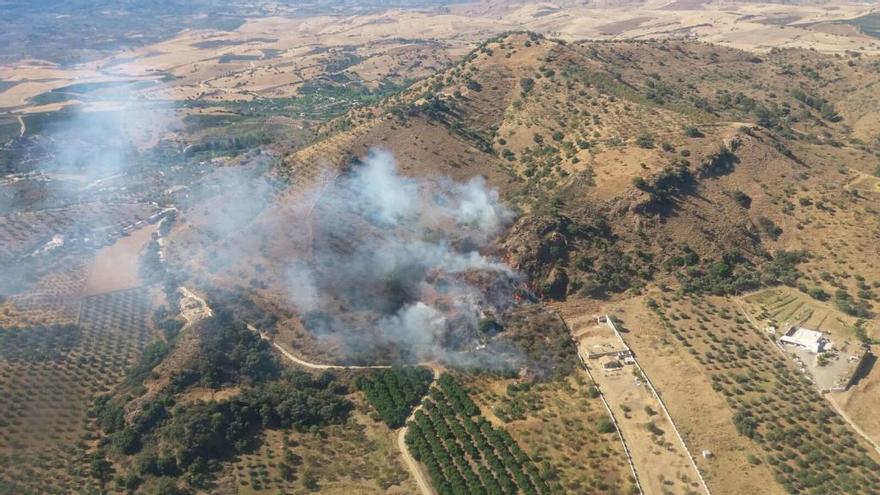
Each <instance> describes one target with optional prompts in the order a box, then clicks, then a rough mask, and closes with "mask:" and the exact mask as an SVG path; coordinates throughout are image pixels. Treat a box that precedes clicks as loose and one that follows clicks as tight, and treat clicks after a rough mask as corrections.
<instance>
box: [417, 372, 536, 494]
mask: <svg viewBox="0 0 880 495" xmlns="http://www.w3.org/2000/svg"><path fill="white" fill-rule="evenodd" d="M406 444H407V446H408V447H409V450H410V452H411V453H412V455H413V457H415V458H416V459H417V460H418V461H420V462H422V463H423V464H424V465H425V466H426V467H427V470H428V473H429V475H430V477H431V481H432V484H433V485H434V488H435V489H436V490H437V492H438V493H439V494H440V495H499V494H515V493H524V494H542V493H550V492H551V491H550V488H549V487H548V485H547V484H546V483H545V482H544V480H543V479H542V478H541V476H540V473H539V472H538V470H537V468H536V467H535V465H534V463H533V462H532V460H531V459H530V458H529V456H528V455H526V453H525V452H523V451H522V449H520V447H519V445H517V443H516V441H515V440H514V439H513V438H512V437H511V436H510V435H509V434H508V433H507V432H506V431H504V430H502V429H498V428H494V427H493V426H492V425H491V424H489V422H488V421H486V419H485V418H484V417H482V416H481V415H480V411H479V408H477V406H476V404H474V402H473V401H472V400H471V399H470V397H469V396H468V393H467V391H466V390H465V389H464V388H463V387H462V386H461V385H460V384H459V383H458V382H457V381H456V380H455V379H454V378H452V377H451V376H450V375H443V376H441V377H440V379H439V380H438V383H437V386H436V387H433V388H432V389H431V391H430V395H429V398H428V399H426V401H425V405H424V409H423V410H419V411H417V412H416V414H415V419H414V420H413V421H412V422H410V424H409V430H408V431H407V433H406Z"/></svg>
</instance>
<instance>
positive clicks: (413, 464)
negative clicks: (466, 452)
mask: <svg viewBox="0 0 880 495" xmlns="http://www.w3.org/2000/svg"><path fill="white" fill-rule="evenodd" d="M247 327H248V329H249V330H250V331H252V332H254V333H257V334H258V335H259V336H260V338H261V339H263V340H265V341H267V342H271V343H272V346H273V347H275V348H276V349H278V352H280V353H281V355H282V356H284V357H285V358H287V359H288V360H290V361H291V362H293V363H294V364H297V365H299V366H304V367H306V368H310V369H314V370H366V369H389V368H391V366H387V365H374V366H344V365H338V364H319V363H313V362H310V361H306V360H304V359H301V358H298V357H296V356H294V355H293V354H291V353H290V352H289V351H288V350H287V349H285V348H283V347H281V345H280V344H278V343H277V342H275V341H273V339H272V337H271V336H270V335H268V334H266V333H263V332H261V331H259V329H257V327H255V326H253V325H251V324H250V323H248V324H247ZM431 370H432V371H433V372H434V379H433V380H432V382H431V384H432V385H433V384H434V382H435V381H437V378H439V377H440V369H439V368H437V367H436V366H431ZM422 404H424V402H422V403H420V404H419V405H418V407H416V408H415V409H413V412H412V414H410V416H409V418H407V420H406V422H407V423H409V422H410V421H412V419H413V418H415V415H416V411H418V410H420V409H421V408H422ZM406 432H407V427H406V424H404V426H403V427H402V428H401V429H400V430H399V431H398V433H397V448H399V449H400V453H401V455H402V456H403V462H404V463H405V464H406V468H407V469H409V472H410V473H411V474H412V477H413V479H415V480H416V484H417V485H418V486H419V491H421V492H422V495H437V492H436V491H434V488H433V487H432V486H431V482H430V481H429V480H428V476H427V475H426V474H425V472H424V471H423V470H422V468H421V467H420V466H419V463H418V462H417V461H416V460H415V458H413V456H412V454H411V453H410V452H409V448H407V446H406Z"/></svg>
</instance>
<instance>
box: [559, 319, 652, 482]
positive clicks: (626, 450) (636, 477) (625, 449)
mask: <svg viewBox="0 0 880 495" xmlns="http://www.w3.org/2000/svg"><path fill="white" fill-rule="evenodd" d="M558 316H559V319H560V320H562V323H563V324H564V325H565V327H566V328H568V329H569V332H568V335H569V338H571V340H572V343H573V344H574V348H575V351H576V352H577V355H578V360H580V362H581V366H583V367H584V371H586V372H587V376H589V377H590V381H591V382H593V386H594V387H596V389H597V390H598V391H599V398H600V399H602V405H604V406H605V411H607V412H608V416H609V417H610V418H611V424H612V425H614V432H615V433H617V438H618V439H619V440H620V444H621V445H622V446H623V453H624V454H625V455H626V460H627V462H628V463H629V469H630V471H632V475H633V479H634V480H635V482H636V488H638V489H639V493H640V494H644V493H645V492H644V490H642V482H641V480H639V473H637V472H636V465H635V462H634V461H633V458H632V454H631V453H630V451H629V447H628V446H627V445H626V440H624V439H623V434H622V433H621V432H620V425H618V424H617V418H615V417H614V412H613V411H612V410H611V406H610V405H609V404H608V401H607V400H606V399H605V394H603V393H602V389H601V388H600V387H599V386H598V383H597V382H596V380H595V378H593V374H592V373H591V372H590V367H589V366H587V361H586V360H585V359H584V357H583V356H582V355H581V352H580V350H578V346H577V342H576V341H575V340H574V336H573V335H572V334H571V327H569V326H568V322H566V321H565V318H563V317H562V315H558Z"/></svg>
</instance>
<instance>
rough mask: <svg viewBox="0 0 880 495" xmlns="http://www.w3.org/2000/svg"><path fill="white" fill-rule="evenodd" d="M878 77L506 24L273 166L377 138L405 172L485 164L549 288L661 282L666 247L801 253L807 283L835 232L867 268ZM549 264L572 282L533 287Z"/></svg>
mask: <svg viewBox="0 0 880 495" xmlns="http://www.w3.org/2000/svg"><path fill="white" fill-rule="evenodd" d="M661 74H662V75H661ZM878 79H880V70H878V66H877V62H876V61H875V60H872V59H868V58H861V57H832V56H818V55H816V54H814V53H810V52H802V51H796V50H793V51H780V52H774V53H771V54H769V55H767V56H764V57H757V56H755V55H752V54H749V53H746V52H740V51H736V50H729V49H724V48H719V47H716V46H711V45H703V44H687V43H678V42H664V43H624V42H621V43H583V44H561V43H558V42H554V41H549V40H545V39H543V38H540V37H538V36H534V35H533V36H531V38H530V37H529V36H528V35H524V34H523V35H512V36H507V37H502V38H500V39H497V40H494V41H491V42H488V43H485V44H484V45H482V46H481V47H480V48H479V49H477V50H476V51H474V52H473V53H472V54H471V55H469V56H468V57H466V58H465V61H464V62H462V63H460V64H459V65H457V66H456V67H454V68H452V69H450V70H449V71H446V72H444V73H441V74H439V75H437V76H433V77H431V78H428V79H426V80H425V81H423V82H421V83H418V84H417V85H415V86H414V87H413V88H411V89H410V90H408V91H406V92H404V93H402V94H401V95H399V96H396V97H394V98H392V99H390V100H389V101H387V102H386V103H384V104H383V105H381V106H379V107H374V108H367V109H363V110H357V111H355V112H353V113H351V114H349V115H347V116H345V117H343V118H340V119H337V120H336V121H333V122H331V123H330V124H327V125H326V126H325V127H324V128H323V133H324V135H325V136H326V137H325V138H323V139H321V140H319V141H318V142H317V143H315V144H313V145H311V146H308V147H306V148H304V149H302V150H300V151H297V152H296V153H294V154H292V155H290V156H288V157H287V159H286V161H287V166H286V169H285V173H287V174H289V175H290V179H291V181H292V182H293V183H294V184H297V185H298V184H301V183H303V182H307V181H308V180H309V179H310V178H312V177H313V176H314V174H315V171H316V170H317V169H318V168H319V167H321V166H325V167H326V165H327V164H336V165H339V164H341V163H343V162H344V161H345V160H346V159H347V158H346V157H353V156H360V155H362V154H363V153H364V151H365V150H366V148H367V147H370V146H374V145H376V144H377V143H378V145H379V146H381V147H385V148H388V149H392V150H395V154H396V158H397V160H398V161H399V163H400V168H401V169H402V170H403V171H404V172H405V173H407V174H413V175H417V174H422V173H432V174H448V175H450V176H452V177H457V178H461V177H469V176H473V175H483V176H485V177H487V179H488V180H489V183H490V184H492V185H493V186H495V187H498V188H499V189H500V190H501V191H503V192H504V193H505V195H506V196H507V197H508V198H509V199H510V200H511V201H514V202H515V203H516V205H517V206H518V207H519V208H521V209H522V211H524V212H525V213H526V214H525V215H522V216H521V217H520V219H519V220H518V222H517V224H516V225H515V226H514V227H513V228H512V230H511V232H510V233H509V234H508V235H507V238H506V240H505V243H504V247H505V250H506V253H507V256H508V257H509V259H510V260H511V261H512V262H513V263H514V265H515V266H517V267H518V268H520V269H524V270H526V271H527V272H529V274H530V276H531V280H532V283H533V289H535V290H538V291H539V292H541V291H544V292H548V293H547V294H545V295H548V296H549V295H551V294H550V293H549V292H552V293H553V294H552V297H555V298H564V297H566V296H572V295H578V294H583V295H601V294H603V293H609V292H610V293H613V292H620V290H619V289H621V288H627V287H630V286H632V285H634V284H635V285H637V286H638V285H643V284H644V283H647V282H648V281H650V280H653V279H654V278H656V279H657V281H664V280H667V279H669V278H670V277H669V276H668V273H669V272H670V271H671V270H668V269H667V270H664V267H667V268H669V266H670V263H672V264H673V265H674V264H675V263H680V260H678V259H677V255H678V254H679V253H678V252H677V251H676V250H680V249H685V251H690V250H692V251H693V252H694V253H695V254H696V255H697V257H698V258H699V259H700V260H701V261H700V262H699V264H700V265H708V264H709V263H711V262H715V261H719V260H720V259H721V258H722V257H724V256H725V255H728V256H732V257H734V258H737V259H736V260H733V259H731V260H730V262H729V263H728V264H731V263H733V264H748V265H755V266H760V265H763V264H765V261H767V258H768V256H767V253H773V252H774V251H776V250H777V249H778V248H781V247H786V249H788V250H800V249H803V250H806V251H807V252H808V253H810V255H811V257H812V259H811V260H808V261H806V262H805V263H804V264H803V266H802V267H801V269H802V270H807V271H806V273H807V275H808V276H813V277H816V276H818V275H819V273H818V272H819V270H818V267H819V266H823V267H824V268H823V270H824V269H827V268H828V265H827V263H822V262H821V261H822V260H823V259H825V257H830V256H832V251H831V250H829V249H828V248H827V247H823V243H824V244H827V243H828V242H831V239H826V240H823V237H831V236H830V233H832V232H833V233H834V234H833V237H835V238H851V239H854V241H853V242H854V244H855V245H853V246H846V245H840V246H835V248H834V250H833V252H834V253H835V254H836V256H837V257H839V258H841V259H843V258H845V259H847V263H848V265H849V266H847V267H845V268H844V267H840V268H839V269H838V270H840V271H841V272H849V273H850V274H855V273H860V274H862V275H863V276H865V277H867V278H868V279H871V277H870V276H869V275H870V274H872V269H875V268H874V267H872V266H868V263H870V262H871V260H868V259H864V258H862V259H861V260H860V259H858V257H857V256H852V255H854V254H856V253H857V252H859V250H862V249H867V248H868V246H869V245H870V243H871V236H874V238H875V239H876V235H877V232H876V230H874V231H871V230H870V229H871V227H870V225H865V224H864V223H862V222H859V221H858V219H859V218H863V217H864V216H865V215H870V214H871V211H872V206H871V203H872V199H876V197H877V196H876V195H877V190H876V188H874V187H872V184H874V183H875V182H876V180H874V179H872V178H871V175H872V174H873V172H874V171H875V168H876V166H877V163H878V157H877V155H876V154H873V153H872V152H873V150H875V146H876V142H877V129H875V128H874V127H875V124H874V123H875V122H876V121H877V119H876V118H875V116H876V109H875V108H874V107H873V106H872V105H866V104H864V102H865V101H866V100H867V99H868V98H871V95H872V94H873V92H874V91H875V90H876V89H875V88H876V85H877V83H878ZM853 184H857V185H856V186H855V187H854V188H853V187H852V185H853ZM865 229H867V230H865ZM596 234H598V235H596ZM866 234H867V235H866ZM685 245H686V246H687V247H685ZM734 251H736V252H737V253H735V254H734ZM847 254H849V256H847ZM853 263H855V265H853ZM599 267H604V268H602V269H601V270H600V269H599ZM814 267H815V268H814ZM554 268H555V269H557V270H556V272H558V274H559V276H560V277H563V275H562V273H561V271H562V270H565V271H566V274H565V276H566V277H567V278H568V279H569V283H568V284H564V285H562V286H558V287H557V288H556V289H554V290H553V291H545V290H544V289H546V287H544V288H542V287H541V284H542V283H543V282H544V281H545V280H547V277H548V275H549V274H550V273H551V272H553V271H554ZM731 268H736V266H733V267H731ZM567 272H571V273H567ZM874 273H875V274H876V272H874ZM875 277H876V275H875ZM618 278H620V279H621V280H615V279H618ZM842 278H843V279H844V280H846V279H847V278H849V279H850V283H849V284H847V283H846V282H844V281H841V282H842V283H843V284H844V285H846V286H848V288H849V289H850V290H851V291H853V292H855V291H857V287H856V286H855V285H856V284H854V283H853V280H852V278H851V277H842ZM553 282H554V281H553V280H548V283H549V284H550V285H553ZM742 283H748V282H747V281H743V282H742ZM557 285H558V284H557ZM729 289H730V287H727V288H718V290H722V291H727V290H729Z"/></svg>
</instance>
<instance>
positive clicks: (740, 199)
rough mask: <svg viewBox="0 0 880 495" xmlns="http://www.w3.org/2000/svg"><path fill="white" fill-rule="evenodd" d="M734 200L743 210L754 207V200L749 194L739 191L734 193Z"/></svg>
mask: <svg viewBox="0 0 880 495" xmlns="http://www.w3.org/2000/svg"><path fill="white" fill-rule="evenodd" d="M733 200H734V201H736V202H737V203H739V205H740V206H742V207H743V208H749V207H750V206H752V198H751V197H750V196H749V195H748V194H746V193H744V192H742V191H739V190H737V191H733Z"/></svg>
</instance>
